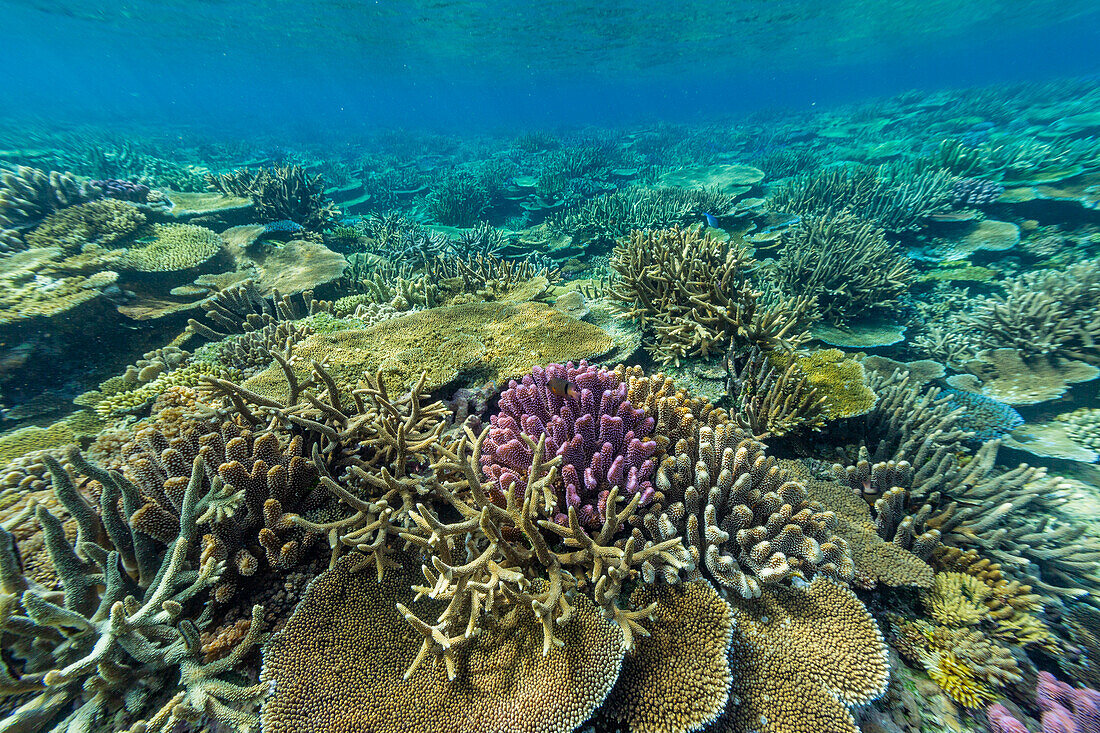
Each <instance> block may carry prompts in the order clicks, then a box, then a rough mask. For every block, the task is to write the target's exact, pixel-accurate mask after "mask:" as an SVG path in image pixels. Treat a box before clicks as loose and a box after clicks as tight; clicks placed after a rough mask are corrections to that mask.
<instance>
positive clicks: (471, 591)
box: [401, 426, 688, 677]
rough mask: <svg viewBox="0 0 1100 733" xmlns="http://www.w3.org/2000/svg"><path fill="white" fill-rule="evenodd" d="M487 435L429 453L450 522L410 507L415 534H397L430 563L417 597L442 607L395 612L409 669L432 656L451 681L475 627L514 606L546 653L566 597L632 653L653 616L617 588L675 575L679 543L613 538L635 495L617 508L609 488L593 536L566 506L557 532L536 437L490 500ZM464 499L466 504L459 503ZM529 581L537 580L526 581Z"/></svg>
mask: <svg viewBox="0 0 1100 733" xmlns="http://www.w3.org/2000/svg"><path fill="white" fill-rule="evenodd" d="M488 435H489V432H488V429H486V430H485V431H483V432H482V433H481V434H480V435H478V436H475V435H474V434H473V432H472V431H471V430H470V429H469V426H467V427H466V430H465V432H464V434H463V435H462V437H460V438H459V440H458V442H457V443H455V444H453V445H452V446H443V445H437V447H436V450H437V451H438V455H439V458H438V459H437V460H436V461H435V462H434V463H433V468H434V469H435V475H436V481H435V485H434V487H433V491H434V493H435V494H436V495H439V496H442V497H443V499H444V500H445V501H446V503H447V504H449V505H450V507H451V508H452V509H453V510H454V512H455V513H457V514H458V517H459V519H458V520H457V521H455V522H451V523H447V522H445V521H443V520H441V519H440V517H439V516H437V515H436V514H435V513H434V512H433V511H431V510H430V509H429V508H428V507H427V506H425V505H419V506H418V507H417V511H416V512H414V513H412V515H411V516H412V518H413V520H414V521H415V522H416V529H415V531H410V532H406V533H403V534H402V537H403V538H404V539H406V540H408V541H410V542H413V543H414V544H415V545H417V546H418V547H419V548H420V549H421V550H422V551H424V552H426V553H428V554H429V556H430V558H431V567H430V568H429V567H428V565H425V566H424V573H425V577H426V578H427V581H428V585H427V586H424V587H423V589H422V592H423V593H425V594H427V595H428V596H429V597H431V598H436V599H441V600H446V601H447V602H448V603H447V606H446V608H445V609H443V611H442V612H441V613H439V614H438V615H437V618H436V620H435V622H434V623H428V622H427V621H423V620H421V619H419V618H417V617H416V616H415V615H413V613H412V612H411V611H407V610H406V609H405V608H404V607H401V610H402V611H403V612H404V613H405V615H406V619H407V620H408V621H409V622H410V623H411V624H412V625H413V627H414V628H415V629H416V630H417V631H418V632H419V633H421V634H422V635H423V636H424V642H423V645H422V647H421V651H420V653H419V654H418V655H417V658H416V659H415V660H414V661H413V664H412V667H411V668H410V672H409V673H410V674H411V673H412V671H415V669H416V668H417V667H418V666H419V665H420V664H421V663H422V662H423V661H424V660H425V659H428V658H436V659H438V658H439V657H442V659H443V661H444V662H445V663H446V666H447V670H448V675H449V676H451V677H454V676H455V674H456V671H455V670H456V666H455V664H456V659H455V653H456V652H457V651H459V650H460V649H461V648H462V647H463V646H465V645H466V644H468V643H469V642H468V640H469V639H470V638H471V637H473V636H476V629H477V628H479V626H480V625H481V624H483V623H485V622H486V621H487V620H488V619H490V618H499V617H500V616H501V615H502V614H505V613H507V612H508V609H509V608H510V607H511V606H513V605H517V604H522V605H527V606H529V607H530V608H532V609H534V610H535V612H536V615H537V617H538V620H539V621H540V623H541V624H542V629H543V654H544V655H545V654H548V653H549V651H550V649H552V648H553V647H554V646H561V644H562V640H561V639H560V638H559V637H558V635H557V629H558V628H559V627H560V625H561V624H562V623H564V622H565V620H566V619H568V618H569V617H570V615H571V613H572V610H571V609H572V603H573V601H572V599H574V598H579V597H581V596H583V597H585V598H586V599H587V598H588V597H589V595H588V594H591V599H592V600H593V601H594V602H595V603H596V605H598V606H599V607H600V608H601V609H602V611H603V613H604V615H605V616H606V617H607V618H608V619H610V620H612V621H614V622H615V624H616V625H617V626H618V627H619V628H620V629H621V630H622V633H623V644H624V646H625V647H626V648H627V649H628V650H629V649H631V648H633V646H634V641H635V639H636V637H637V636H638V635H644V633H645V627H644V625H643V624H644V622H645V621H646V620H647V619H649V618H651V617H652V616H653V615H654V612H655V604H650V605H649V606H647V607H643V608H634V607H632V606H630V605H629V604H626V603H624V601H625V600H626V599H625V598H620V596H621V595H622V590H623V585H624V583H629V582H630V581H631V580H632V579H634V578H636V577H639V576H643V577H650V578H651V577H653V575H654V574H655V573H657V572H664V570H665V568H666V567H668V568H669V569H670V570H669V572H672V573H675V572H677V571H678V570H679V569H680V568H683V567H684V566H685V565H687V564H688V561H687V559H686V553H685V552H684V550H683V546H682V545H681V543H680V540H679V539H678V538H672V539H668V540H663V541H661V542H657V543H652V542H640V541H636V539H635V538H634V537H632V536H631V537H627V538H625V539H623V538H624V536H625V535H626V534H627V533H626V532H625V531H623V530H624V528H625V527H628V526H629V524H630V523H631V517H633V516H634V514H635V511H636V509H637V506H638V502H639V500H640V498H641V496H640V494H635V495H634V497H633V498H632V499H631V500H630V502H629V503H627V504H626V505H625V506H624V507H623V508H622V509H621V510H620V509H619V508H618V501H619V497H618V489H617V488H613V489H612V490H611V493H610V494H609V495H608V498H607V502H606V505H607V507H608V510H607V519H606V521H605V522H604V524H603V526H602V527H601V528H600V530H599V532H596V533H593V534H592V535H590V534H588V533H587V532H586V531H585V530H584V529H583V528H582V527H581V526H580V524H579V520H578V513H577V510H576V508H574V507H570V508H569V525H568V526H567V527H562V526H561V525H559V524H557V523H556V522H553V521H551V520H550V518H551V517H552V516H553V515H554V514H555V513H556V512H557V505H556V502H555V500H554V496H553V492H552V491H551V487H552V486H553V485H554V483H555V480H556V478H557V471H558V465H559V463H560V462H561V458H560V457H554V458H553V459H550V460H548V461H547V462H546V463H543V456H544V450H545V440H546V439H545V436H544V437H543V438H542V439H540V441H539V442H538V443H533V442H529V443H528V445H529V446H530V447H531V448H532V451H533V456H532V462H531V468H530V470H529V472H528V476H527V480H526V481H525V482H524V485H523V486H522V487H519V486H517V485H516V484H514V483H513V484H510V485H509V487H508V489H507V491H506V492H505V495H504V496H503V497H502V500H501V501H499V503H498V502H497V501H494V500H493V499H492V498H490V496H491V494H490V492H492V491H493V490H494V487H493V484H492V482H491V481H483V480H482V478H481V475H480V470H479V466H480V453H481V449H482V446H483V445H484V443H485V441H486V439H487V437H488ZM528 440H529V439H528ZM466 496H469V499H465V498H462V497H466ZM612 507H614V508H615V509H614V511H612ZM534 581H545V582H542V583H539V584H537V585H534V584H533V583H534ZM581 591H583V592H581ZM620 604H622V605H620ZM433 615H434V614H433Z"/></svg>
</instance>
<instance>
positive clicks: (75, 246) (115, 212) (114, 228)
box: [25, 199, 145, 252]
mask: <svg viewBox="0 0 1100 733" xmlns="http://www.w3.org/2000/svg"><path fill="white" fill-rule="evenodd" d="M144 224H145V214H143V213H141V211H140V210H139V209H138V208H137V207H136V206H134V205H133V204H128V203H126V202H125V201H117V200H115V199H102V200H100V201H92V202H90V203H86V204H80V205H79V206H70V207H68V208H66V209H61V210H60V211H55V212H54V213H52V214H50V215H49V216H48V217H46V219H45V220H44V221H43V222H42V223H41V224H39V225H38V226H37V227H35V228H34V230H33V231H31V232H30V233H28V234H27V236H26V237H25V239H26V242H27V245H28V246H30V247H61V248H62V249H63V250H65V251H66V252H78V251H80V248H81V246H83V245H85V244H98V245H101V246H104V245H110V244H115V243H116V242H118V241H120V240H122V239H125V238H126V237H129V236H130V235H132V234H133V233H134V232H136V231H137V230H138V229H139V228H140V227H142V226H143V225H144Z"/></svg>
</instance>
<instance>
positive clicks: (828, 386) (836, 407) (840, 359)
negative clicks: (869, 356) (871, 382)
mask: <svg viewBox="0 0 1100 733" xmlns="http://www.w3.org/2000/svg"><path fill="white" fill-rule="evenodd" d="M795 365H796V366H797V367H798V369H799V370H800V371H801V372H802V373H803V374H805V375H806V381H807V382H808V383H809V384H810V386H811V387H813V388H814V390H816V391H817V394H818V396H819V397H821V398H823V399H824V401H825V402H824V408H825V413H826V414H827V415H828V416H829V418H830V419H832V420H838V419H840V418H845V417H855V416H856V415H864V414H866V413H867V412H869V411H870V410H871V408H872V407H874V406H875V402H876V401H877V399H878V397H877V396H876V395H875V393H874V392H873V391H872V390H871V388H870V387H868V386H867V372H866V371H865V370H864V368H863V364H861V363H860V362H858V361H856V360H855V359H852V358H848V357H847V355H846V354H845V353H844V352H843V351H841V350H840V349H821V350H820V351H815V352H814V353H812V354H810V355H809V356H801V357H798V358H797V359H795Z"/></svg>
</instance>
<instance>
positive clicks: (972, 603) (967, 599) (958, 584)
mask: <svg viewBox="0 0 1100 733" xmlns="http://www.w3.org/2000/svg"><path fill="white" fill-rule="evenodd" d="M991 593H992V591H991V590H990V588H989V586H987V585H986V584H985V583H983V582H981V581H980V580H978V579H977V578H975V577H974V576H972V575H967V574H966V573H954V572H946V573H936V577H935V579H934V581H933V587H932V589H931V590H930V591H928V592H926V593H925V594H924V595H923V596H922V597H921V602H922V603H923V604H924V607H925V609H927V611H928V613H929V614H931V616H932V618H934V619H936V621H938V622H939V623H941V624H943V625H944V626H974V625H975V624H978V623H980V622H981V621H983V620H984V619H986V618H987V617H988V616H989V609H988V608H986V606H985V600H986V599H987V598H988V597H989V596H990V594H991Z"/></svg>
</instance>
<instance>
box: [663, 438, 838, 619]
mask: <svg viewBox="0 0 1100 733" xmlns="http://www.w3.org/2000/svg"><path fill="white" fill-rule="evenodd" d="M742 437H743V436H742V434H741V433H740V432H739V431H738V430H737V429H736V428H735V427H734V426H733V425H730V424H727V425H719V426H717V427H716V428H714V429H711V428H709V427H701V428H700V429H699V435H698V438H697V440H698V444H697V446H696V448H695V451H694V452H695V455H696V456H697V458H696V462H695V464H694V466H693V467H688V468H687V469H686V470H684V471H682V472H677V471H675V463H676V462H677V461H664V462H662V465H661V467H660V472H659V474H658V486H659V487H662V492H663V493H664V495H665V497H666V498H667V500H668V502H669V503H668V505H667V507H666V508H663V509H662V510H661V511H660V512H658V511H656V510H653V511H650V512H649V513H648V514H647V516H646V518H645V525H646V529H647V531H648V532H649V533H650V534H651V535H652V536H653V537H654V538H657V539H660V540H665V539H667V538H669V537H676V536H682V537H683V538H684V542H685V545H686V546H687V548H688V551H689V552H690V554H691V557H692V560H693V562H694V564H695V568H696V571H695V572H696V573H698V574H703V575H704V576H705V577H708V578H710V579H712V580H714V581H715V582H716V583H717V584H718V585H719V586H721V587H724V588H728V589H730V590H731V591H733V592H734V593H735V594H736V595H738V596H740V597H742V598H759V597H760V596H761V594H762V593H763V591H764V589H765V588H774V587H776V586H779V585H780V584H786V583H792V582H795V581H809V580H811V579H813V578H814V577H815V576H817V575H819V574H820V575H823V576H828V577H832V578H836V579H838V580H846V579H849V578H851V577H852V573H853V566H852V559H851V555H850V552H849V550H848V545H847V543H846V542H845V541H844V540H843V539H842V538H840V537H838V536H836V534H835V529H836V524H837V518H836V515H835V514H834V513H833V512H831V511H828V510H827V509H825V507H824V506H822V505H821V504H819V503H817V502H814V501H810V500H809V499H808V497H807V493H806V487H805V486H803V485H802V484H799V483H798V482H797V481H793V480H791V477H790V476H789V475H787V473H786V472H785V471H783V470H782V469H781V468H780V467H779V466H778V464H777V461H776V459H775V458H772V457H768V456H765V454H764V446H763V444H761V443H758V442H756V441H753V440H746V439H742ZM685 458H687V456H685ZM683 463H684V464H687V466H690V463H691V461H690V459H688V460H685V461H683Z"/></svg>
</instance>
